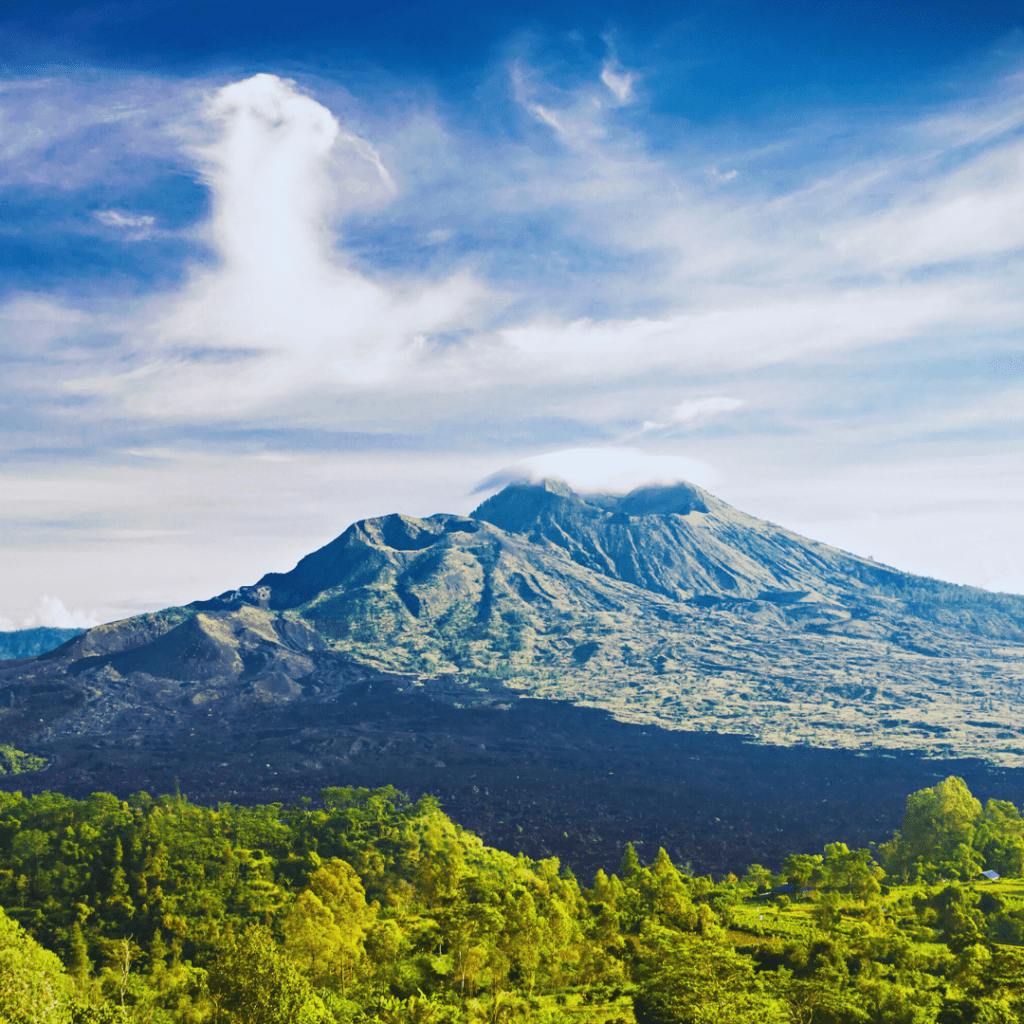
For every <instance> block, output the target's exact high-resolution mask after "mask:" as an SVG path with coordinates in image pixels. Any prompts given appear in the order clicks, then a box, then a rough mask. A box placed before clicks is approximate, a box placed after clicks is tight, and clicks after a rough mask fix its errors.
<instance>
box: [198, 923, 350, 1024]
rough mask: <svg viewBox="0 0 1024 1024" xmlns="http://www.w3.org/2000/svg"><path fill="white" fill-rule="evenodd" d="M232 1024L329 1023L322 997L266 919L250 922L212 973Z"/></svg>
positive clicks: (219, 999) (212, 983)
mask: <svg viewBox="0 0 1024 1024" xmlns="http://www.w3.org/2000/svg"><path fill="white" fill-rule="evenodd" d="M209 986H210V994H211V996H213V998H214V1000H215V1003H216V1006H217V1009H218V1011H219V1012H220V1013H221V1014H226V1015H227V1020H229V1021H231V1024H321V1022H323V1024H327V1022H328V1021H329V1020H330V1017H329V1016H328V1013H327V1010H326V1008H325V1007H324V1004H323V1001H322V1000H321V999H320V998H319V997H318V996H316V995H315V994H314V992H313V990H312V988H311V987H310V984H309V982H308V981H307V980H306V979H305V978H304V977H303V976H302V974H301V973H300V972H299V971H298V969H297V968H296V967H295V965H294V964H293V963H292V962H291V961H290V960H289V959H288V958H287V957H286V956H284V955H283V954H282V953H281V952H280V951H279V950H278V948H277V946H276V944H275V943H274V939H273V937H272V936H271V934H270V930H269V929H268V928H266V927H264V926H262V925H253V926H250V927H249V928H247V929H246V930H245V931H244V932H243V933H242V935H241V936H240V937H239V938H238V939H237V941H235V942H233V943H232V944H231V946H230V947H229V948H228V949H226V950H225V951H224V952H223V953H222V954H221V955H220V957H218V959H217V961H216V963H215V965H214V967H213V970H212V971H211V972H210V979H209Z"/></svg>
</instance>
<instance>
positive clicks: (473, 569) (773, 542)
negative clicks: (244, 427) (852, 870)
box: [0, 481, 1024, 852]
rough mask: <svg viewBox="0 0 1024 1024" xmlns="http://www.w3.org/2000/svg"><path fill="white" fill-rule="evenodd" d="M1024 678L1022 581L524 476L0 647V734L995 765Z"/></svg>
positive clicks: (71, 768) (107, 761) (89, 763)
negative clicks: (955, 578) (991, 586)
mask: <svg viewBox="0 0 1024 1024" xmlns="http://www.w3.org/2000/svg"><path fill="white" fill-rule="evenodd" d="M1022 682H1024V598H1021V597H1018V596H1014V595H1006V594H991V593H987V592H985V591H982V590H978V589H976V588H970V587H959V586H954V585H952V584H947V583H942V582H940V581H937V580H932V579H926V578H923V577H917V576H912V575H909V574H906V573H902V572H899V571H898V570H896V569H894V568H891V567H889V566H885V565H880V564H878V563H875V562H874V561H872V560H870V559H865V558H860V557H858V556H855V555H851V554H848V553H846V552H843V551H840V550H838V549H836V548H832V547H829V546H828V545H825V544H820V543H817V542H815V541H811V540H807V539H806V538H803V537H800V536H798V535H797V534H795V533H792V532H791V531H789V530H786V529H783V528H782V527H779V526H776V525H774V524H771V523H767V522H764V521H762V520H758V519H755V518H753V517H751V516H748V515H746V514H744V513H742V512H740V511H738V510H737V509H734V508H732V507H730V506H729V505H727V504H725V503H724V502H722V501H720V500H718V499H717V498H715V497H714V496H712V495H710V494H708V493H706V492H705V491H703V490H701V489H700V488H697V487H694V486H692V485H689V484H678V485H675V486H672V487H647V488H641V489H638V490H635V491H633V492H631V493H630V494H628V495H625V496H615V495H584V496H581V495H578V494H575V493H573V492H572V491H571V490H569V489H568V487H566V486H565V485H564V484H562V483H559V482H557V481H544V482H542V483H539V484H525V483H523V484H512V485H510V486H508V487H506V488H505V489H504V490H503V491H501V492H500V493H499V494H496V495H494V496H493V497H491V498H489V499H487V500H486V501H484V502H483V503H482V504H481V505H480V507H479V508H477V509H476V510H475V511H474V512H473V514H472V515H471V516H468V517H466V516H457V515H435V516H431V517H429V518H427V519H415V518H412V517H408V516H402V515H397V514H396V515H389V516H384V517H382V518H379V519H369V520H365V521H362V522H359V523H356V524H354V525H352V526H350V527H349V528H348V529H347V530H346V531H345V532H344V533H343V534H342V535H341V536H340V537H338V538H337V539H336V540H334V541H332V542H331V543H329V544H327V545H326V546H325V547H323V548H321V549H320V550H319V551H316V552H314V553H312V554H310V555H308V556H307V557H305V558H304V559H302V561H300V562H299V564H298V565H297V566H296V567H295V568H294V569H293V570H292V571H291V572H287V573H270V574H268V575H266V576H264V577H262V578H261V579H260V580H258V581H257V582H256V583H255V584H254V585H251V586H243V587H240V588H239V589H237V590H233V591H229V592H227V593H224V594H221V595H220V596H218V597H216V598H212V599H210V600H205V601H197V602H195V603H193V604H192V605H189V606H187V607H184V608H170V609H165V610H164V611H162V612H158V613H155V614H151V615H143V616H138V617H136V618H132V619H127V620H125V621H123V622H116V623H111V624H108V625H104V626H98V627H96V628H94V629H91V630H88V631H87V632H85V633H83V634H81V635H80V636H77V637H75V638H74V639H71V640H69V641H68V642H67V643H65V644H64V645H63V646H61V647H59V648H57V649H56V650H54V651H51V652H49V653H47V654H44V655H42V656H40V657H37V658H34V659H29V660H22V661H13V662H7V663H2V664H0V709H2V710H3V712H4V713H3V715H2V717H0V742H10V743H12V744H13V745H14V746H16V747H18V748H19V749H26V750H31V751H33V752H35V753H41V754H44V755H48V756H50V757H51V758H52V763H53V766H54V767H53V769H52V772H51V774H52V773H54V772H56V773H62V778H63V780H64V783H65V784H66V785H65V788H67V787H68V786H71V787H74V786H88V785H90V784H93V783H95V782H96V781H97V780H98V779H107V778H109V776H110V773H111V772H114V773H115V776H116V773H117V772H123V773H125V774H131V775H134V776H135V777H136V779H137V780H138V781H140V783H141V782H146V783H147V784H150V785H166V783H167V782H168V781H169V778H170V776H169V772H170V770H171V767H172V766H173V770H174V773H175V774H176V775H178V774H180V775H182V776H183V777H185V776H188V777H189V778H191V779H193V785H194V786H198V788H199V789H200V790H202V791H203V792H207V791H208V792H210V793H211V794H213V793H221V794H222V795H225V796H232V798H236V799H237V798H238V796H239V795H240V794H242V795H244V794H245V793H247V792H252V791H254V789H260V788H261V787H262V788H261V789H260V791H261V793H263V795H264V796H265V795H266V791H267V790H269V791H271V792H272V791H273V790H274V789H275V787H282V786H285V784H286V781H287V779H290V780H291V781H292V782H294V783H295V784H296V785H297V784H298V782H297V780H298V779H299V778H300V777H301V778H302V779H304V780H306V781H305V783H304V784H306V785H315V781H310V780H316V779H323V778H326V777H327V776H330V778H331V779H332V780H336V779H337V777H338V776H339V775H341V776H344V777H345V778H349V779H354V778H356V777H358V778H359V779H361V780H365V781H367V782H369V781H379V782H381V783H383V782H396V784H397V783H398V782H399V781H400V780H399V778H397V777H396V773H399V774H401V773H405V776H404V777H407V778H408V779H409V780H410V784H419V783H420V782H427V781H429V780H430V779H431V778H434V777H438V778H442V779H445V780H447V779H450V778H451V772H449V773H448V774H447V775H445V774H444V771H443V769H444V768H445V766H447V765H451V764H453V763H456V762H457V763H459V764H461V765H462V771H463V775H464V780H465V778H469V777H473V778H476V775H477V774H478V773H477V772H475V771H473V770H472V769H474V768H476V769H479V771H480V772H482V773H483V774H482V775H481V780H482V779H483V778H484V776H485V775H486V776H487V778H490V779H492V781H493V780H501V779H503V778H504V776H503V775H502V773H503V772H504V773H506V774H508V772H510V771H512V770H513V768H512V767H511V766H512V765H513V763H514V764H515V765H519V766H520V768H521V769H522V770H521V771H520V775H522V772H523V771H525V770H526V768H525V767H523V766H524V765H527V764H530V765H533V767H534V768H536V769H537V770H538V771H539V770H540V767H538V766H541V767H542V766H544V765H547V766H549V767H550V765H552V764H555V763H556V762H557V763H564V765H565V770H566V771H573V770H576V769H575V768H574V767H573V766H574V765H578V764H580V763H582V762H584V761H586V760H587V758H588V757H589V758H591V761H593V764H594V765H595V770H597V771H599V772H601V770H602V769H603V768H605V767H607V765H606V764H605V762H604V761H602V760H601V756H598V748H599V747H600V744H599V743H596V741H594V739H593V737H594V736H596V735H598V734H599V733H600V734H602V735H606V736H608V737H611V736H615V737H619V739H615V740H614V742H613V740H612V739H608V743H609V744H612V745H614V743H620V745H621V744H625V746H623V747H622V749H623V750H625V749H626V747H627V746H629V744H633V747H630V750H633V751H634V752H633V753H631V754H630V755H629V757H631V758H636V757H639V758H640V759H641V761H643V757H644V751H645V750H648V749H649V750H653V749H654V748H655V747H657V746H658V744H662V743H664V744H670V745H671V744H675V746H673V747H672V750H674V751H676V752H677V753H675V754H672V755H671V757H676V756H677V754H678V752H679V751H681V750H683V747H684V746H686V744H689V746H686V750H688V751H690V753H687V754H686V755H685V757H686V758H692V757H697V758H700V757H706V756H710V755H709V754H708V750H710V748H707V749H705V747H701V748H700V749H701V750H703V751H704V753H700V752H697V753H693V751H695V750H697V747H694V746H693V744H694V743H697V744H698V746H699V742H698V740H697V739H696V738H695V737H694V733H703V734H707V735H708V737H720V736H723V735H726V736H727V735H729V734H732V735H733V736H735V737H736V741H735V742H733V743H732V744H731V745H729V744H726V745H725V746H723V745H722V744H721V743H719V746H718V747H715V750H719V749H721V750H728V751H729V753H728V755H727V761H728V759H729V758H732V759H733V760H732V761H728V763H729V764H734V763H735V758H736V757H739V756H740V755H739V754H738V753H737V751H738V750H739V749H740V741H742V745H743V746H745V747H747V748H749V746H750V742H751V741H753V742H755V743H756V744H760V745H761V747H762V749H765V750H779V749H780V748H795V749H797V750H806V749H810V750H811V751H814V750H821V751H827V750H828V749H832V750H833V751H835V756H836V757H839V756H840V754H841V753H842V751H843V750H846V751H849V755H842V756H843V757H846V758H847V760H843V761H842V763H843V764H847V763H848V759H849V757H850V756H853V755H861V754H864V753H868V752H874V756H875V757H876V761H877V757H878V756H884V755H887V754H892V753H894V752H901V751H903V752H905V751H911V752H916V753H917V754H918V755H927V756H930V757H945V758H971V757H973V758H979V759H982V760H984V761H985V762H986V763H988V764H989V765H993V766H998V767H1000V768H1001V769H1003V770H1006V769H1018V768H1021V767H1024V747H1022V736H1024V728H1021V727H1019V725H1018V723H1019V722H1021V721H1022V715H1021V710H1022V706H1021V705H1022V701H1021V696H1020V695H1021V684H1022ZM523 698H535V699H534V700H527V701H525V702H524V701H523ZM586 709H590V710H589V711H588V710H586ZM602 715H603V717H602ZM531 716H533V717H531ZM609 716H610V718H609ZM606 720H607V725H605V724H602V725H600V726H599V725H598V724H597V723H598V722H599V721H600V722H602V723H603V722H605V721H606ZM616 722H617V723H621V724H622V728H621V729H620V728H619V727H618V726H617V725H615V724H614V723H616ZM368 723H369V724H368ZM531 723H532V724H531ZM654 726H657V727H660V728H659V729H655V730H654V731H653V732H651V731H650V730H651V727H654ZM531 730H532V731H531ZM581 730H582V731H581ZM602 730H604V732H603V733H602ZM608 730H611V732H608ZM662 730H666V731H667V732H663V731H662ZM648 734H649V735H648ZM513 735H514V736H517V737H519V738H518V739H516V740H515V741H514V742H513V740H512V737H513ZM553 736H555V737H557V739H556V740H552V737H553ZM627 736H628V737H632V738H631V739H628V740H626V739H623V737H627ZM641 736H646V737H647V739H644V740H641V739H640V738H639V737H641ZM453 737H454V738H453ZM707 742H709V743H712V742H718V741H717V740H716V739H712V738H709V739H708V741H707ZM723 742H724V741H723ZM516 743H518V744H519V746H518V747H516V746H515V744H516ZM503 744H504V747H503V746H502V745H503ZM509 744H511V746H510V745H509ZM587 744H590V746H589V747H588V746H587ZM513 747H515V751H514V752H510V751H512V748H513ZM585 748H586V749H591V752H592V754H585V753H584V752H583V751H584V750H585ZM634 748H635V750H634ZM573 749H575V751H576V755H575V756H568V758H567V759H566V752H567V751H569V752H570V754H571V751H572V750H573ZM665 749H666V750H668V747H666V748H665ZM502 750H504V753H502V752H501V751H502ZM269 751H273V752H274V753H273V756H271V754H270V753H269ZM97 752H99V753H97ZM513 753H514V756H513ZM602 756H603V755H602ZM623 756H625V755H623ZM652 756H653V755H652ZM678 756H679V757H683V756H684V755H682V754H678ZM715 756H718V755H715ZM723 756H726V755H723ZM744 756H745V755H744ZM780 756H781V755H780ZM794 756H795V755H794ZM807 756H808V757H810V758H811V762H814V758H815V757H817V756H818V755H816V754H808V755H807ZM822 756H824V754H822ZM666 757H669V755H668V754H666ZM671 757H670V758H669V761H666V762H665V767H664V773H665V777H666V778H670V777H672V773H673V772H675V771H678V770H679V769H678V766H677V767H676V768H673V767H671V765H675V764H676V762H675V761H671ZM502 758H504V759H505V760H502ZM509 758H512V760H511V761H510V760H508V759H509ZM531 758H532V760H531ZM275 759H276V760H275ZM374 759H376V760H374ZM516 759H518V760H516ZM595 759H596V760H595ZM840 760H842V758H840ZM371 761H372V762H373V764H375V765H376V768H373V770H371V769H370V768H369V767H367V766H368V765H369V764H370V762H371ZM670 761H671V765H670ZM833 761H835V759H834V758H833ZM876 761H873V762H872V763H873V764H874V763H876ZM811 762H808V763H811ZM588 763H590V762H588ZM780 763H781V762H780ZM787 763H788V762H787ZM793 763H795V762H793ZM814 763H815V764H817V763H818V762H814ZM822 763H824V762H822ZM830 763H832V762H830ZM835 763H837V764H838V763H839V761H835ZM851 763H852V762H851ZM879 763H880V762H879ZM439 766H440V767H439ZM378 769H379V771H380V772H384V771H385V769H386V770H387V771H389V772H390V773H391V776H390V777H381V778H378V776H376V775H374V771H377V770H378ZM516 770H519V769H516ZM532 770H533V768H531V771H532ZM640 770H641V771H642V770H643V765H642V764H641V765H640ZM659 770H660V769H659ZM723 770H726V769H723ZM729 770H731V769H728V770H726V771H727V773H728V771H729ZM844 770H845V769H844ZM851 770H852V769H851ZM613 771H614V769H613ZM218 772H219V773H220V774H218ZM360 772H363V774H362V775H360V774H359V773H360ZM488 772H489V773H490V774H489V775H488V774H487V773H488ZM197 773H198V774H197ZM203 773H205V774H203ZM332 773H333V774H332ZM367 773H369V774H367ZM438 773H440V775H438ZM542 774H543V773H542ZM603 775H607V772H603ZM200 776H201V778H200ZM523 777H524V778H525V776H523ZM257 779H258V780H259V781H258V782H257V781H256V780H257ZM509 779H511V776H509ZM147 780H148V781H147ZM288 784H289V785H290V784H291V783H288ZM320 784H321V785H322V784H325V783H324V782H323V781H321V782H320ZM538 784H539V783H538ZM448 785H449V783H448V782H447V781H442V782H440V783H439V786H440V787H441V788H442V790H443V788H444V787H445V786H448ZM494 785H495V786H497V785H498V782H497V781H494ZM913 785H914V783H912V782H910V781H909V780H906V781H905V782H904V783H902V784H901V789H900V792H906V791H908V788H913ZM204 787H205V788H204ZM424 788H428V787H426V786H424ZM458 788H460V789H462V790H467V791H473V790H476V791H479V790H480V789H481V787H480V786H479V785H476V784H473V785H472V786H460V787H458ZM484 788H488V789H489V788H490V787H484ZM513 788H514V787H513ZM478 795H479V794H478V792H476V793H474V797H473V799H476V797H477V796H478ZM479 799H480V800H483V797H482V796H480V798H479ZM510 799H511V797H510ZM516 799H519V797H516ZM595 799H597V797H595ZM602 799H604V797H602ZM517 806H518V805H517ZM481 813H483V812H481ZM488 813H490V812H488ZM502 820H503V819H502ZM716 820H717V819H716ZM474 827H477V828H480V827H481V826H480V824H479V823H475V824H474ZM495 827H497V826H495ZM482 830H483V831H484V832H485V834H486V831H487V830H486V828H483V829H482ZM670 852H671V850H670Z"/></svg>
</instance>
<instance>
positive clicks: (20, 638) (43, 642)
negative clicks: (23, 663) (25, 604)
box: [0, 626, 82, 661]
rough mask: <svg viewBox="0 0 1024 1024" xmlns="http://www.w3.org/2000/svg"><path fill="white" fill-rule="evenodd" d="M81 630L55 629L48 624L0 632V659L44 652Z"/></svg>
mask: <svg viewBox="0 0 1024 1024" xmlns="http://www.w3.org/2000/svg"><path fill="white" fill-rule="evenodd" d="M81 632H82V630H80V629H56V628H53V627H50V626H36V627H34V628H33V629H12V630H7V631H4V632H0V661H7V660H10V659H12V658H34V657H36V655H39V654H46V652H47V651H52V650H53V649H54V648H56V647H60V645H61V644H62V643H65V642H66V641H68V640H70V639H71V638H72V637H75V636H78V635H79V634H80V633H81Z"/></svg>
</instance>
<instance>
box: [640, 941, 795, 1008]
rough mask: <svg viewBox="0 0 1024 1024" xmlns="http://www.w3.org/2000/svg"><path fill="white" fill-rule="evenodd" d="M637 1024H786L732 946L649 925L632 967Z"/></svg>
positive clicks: (774, 1000) (749, 962)
mask: <svg viewBox="0 0 1024 1024" xmlns="http://www.w3.org/2000/svg"><path fill="white" fill-rule="evenodd" d="M634 976H635V978H636V983H637V994H636V996H635V997H634V999H633V1010H634V1013H635V1015H636V1020H637V1024H749V1022H752V1021H757V1022H758V1024H784V1022H788V1020H789V1015H788V1014H787V1012H786V1007H785V1004H784V1003H783V1002H782V1001H781V1000H779V999H777V998H776V997H775V996H773V995H772V994H771V993H769V992H768V991H766V989H765V987H764V986H763V985H762V983H761V981H760V979H759V978H758V976H757V975H756V974H755V971H754V963H753V961H752V960H751V959H750V957H747V956H743V955H742V954H740V953H737V952H736V950H734V949H733V948H732V947H731V946H728V945H725V944H721V943H718V942H714V941H709V940H707V939H704V938H699V937H698V936H696V935H684V934H680V933H678V932H674V931H672V930H670V929H666V928H662V927H661V926H658V925H647V926H646V927H645V928H644V931H643V933H642V935H641V938H640V951H639V954H638V956H637V960H636V963H635V965H634Z"/></svg>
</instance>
